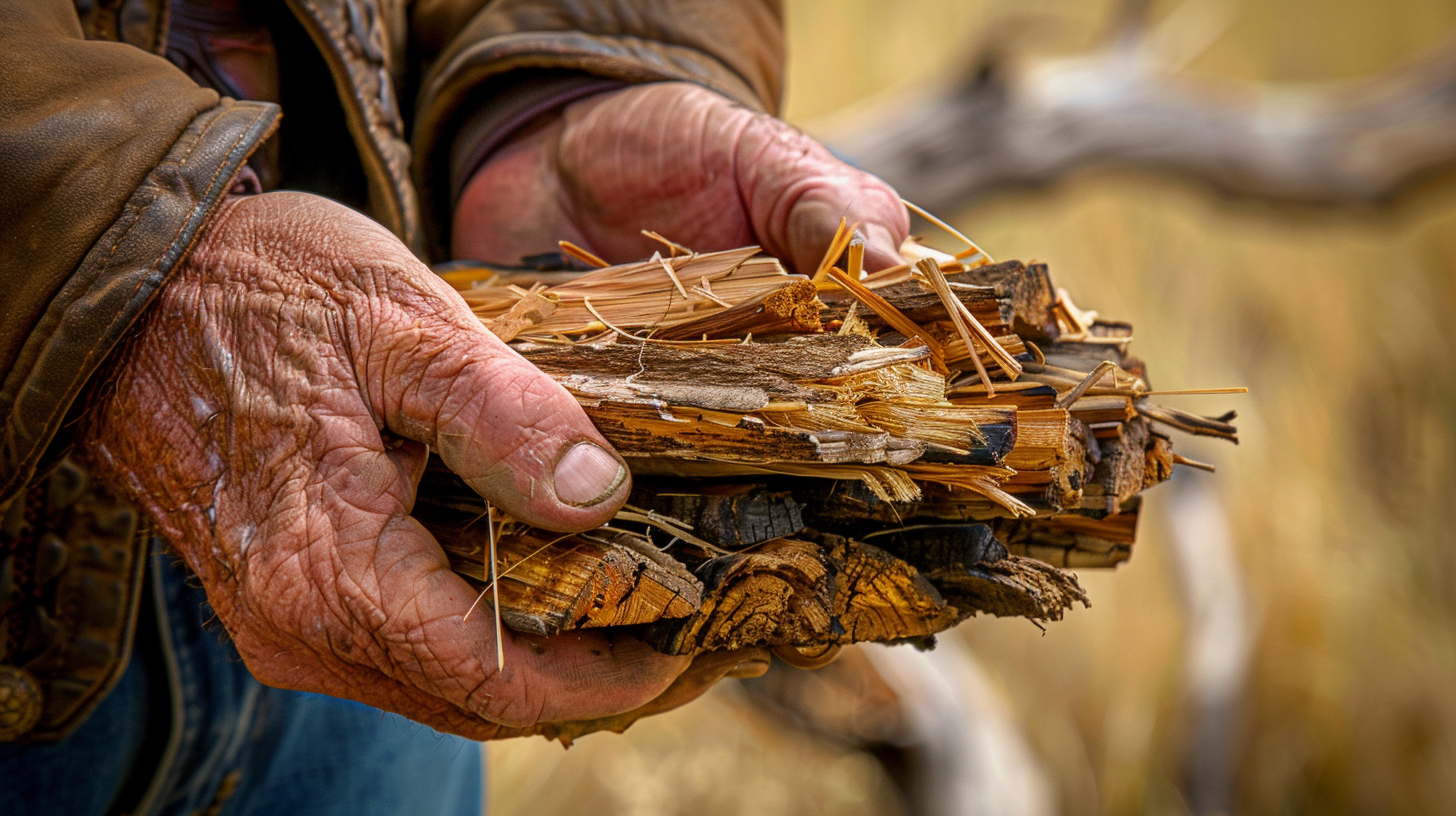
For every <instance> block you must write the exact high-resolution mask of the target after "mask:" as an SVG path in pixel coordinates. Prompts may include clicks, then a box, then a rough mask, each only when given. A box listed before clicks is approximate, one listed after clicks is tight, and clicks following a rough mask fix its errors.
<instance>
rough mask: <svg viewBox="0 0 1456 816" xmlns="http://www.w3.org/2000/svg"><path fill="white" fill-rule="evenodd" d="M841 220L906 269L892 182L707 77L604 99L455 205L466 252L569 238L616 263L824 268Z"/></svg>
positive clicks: (509, 252) (589, 102)
mask: <svg viewBox="0 0 1456 816" xmlns="http://www.w3.org/2000/svg"><path fill="white" fill-rule="evenodd" d="M841 216H846V217H848V219H849V220H850V221H851V222H859V223H860V225H861V226H860V229H861V231H862V232H863V233H864V235H865V239H866V248H865V266H866V267H867V268H869V269H871V270H873V269H879V268H883V267H886V266H892V265H894V264H897V263H900V262H901V261H900V256H899V253H898V249H899V246H900V242H901V241H902V240H903V239H904V238H905V236H906V235H907V234H908V233H909V229H910V222H909V216H908V215H907V214H906V212H905V208H904V207H903V206H902V205H901V204H900V199H899V197H898V196H896V195H895V192H894V191H893V190H891V189H890V188H889V187H888V186H887V185H886V184H885V183H884V182H882V181H880V180H879V179H877V178H875V177H873V176H870V175H868V174H866V173H862V172H860V171H858V170H855V169H853V168H851V167H849V166H848V165H846V164H844V163H843V162H841V161H839V160H838V159H836V158H835V157H834V156H833V155H832V154H830V153H829V151H828V150H825V149H824V147H822V146H821V145H820V144H819V143H817V142H815V141H814V140H813V139H811V138H809V137H808V136H805V135H804V134H802V133H800V132H798V131H797V130H794V129H793V128H792V127H790V126H788V125H787V124H785V123H783V122H781V121H779V120H778V119H774V118H773V117H770V116H766V115H763V114H759V113H755V112H753V111H751V110H748V109H747V108H744V107H742V106H740V105H737V104H735V103H733V102H732V101H730V100H728V99H727V98H726V97H723V96H720V95H718V94H716V93H713V92H712V91H708V90H705V89H703V88H700V87H698V86H696V85H691V84H688V83H683V82H664V83H656V84H649V85H640V86H635V87H631V88H627V89H624V90H620V91H614V92H610V93H604V94H598V95H597V96H593V97H589V98H587V99H583V100H581V101H579V102H574V103H572V104H570V105H568V106H567V107H566V108H565V109H564V110H563V111H562V113H561V114H560V115H559V116H557V117H554V118H552V119H550V120H549V121H547V122H545V123H543V124H542V125H540V126H538V127H537V128H536V129H534V130H532V131H530V132H528V133H525V134H523V135H521V136H519V137H517V138H516V139H515V140H513V141H512V142H511V143H509V144H508V145H506V146H505V147H503V148H502V149H501V150H499V151H497V153H496V154H495V155H494V156H492V158H491V159H490V160H489V161H488V162H487V163H486V164H485V165H484V166H483V167H482V168H481V169H480V170H478V171H477V172H476V173H475V175H474V176H473V177H472V178H471V180H470V182H469V183H468V184H467V185H466V187H465V189H464V191H463V193H462V194H461V199H460V202H459V204H458V206H457V208H456V211H455V219H454V231H453V236H454V238H453V249H454V252H455V255H456V256H457V257H461V258H477V259H480V260H489V261H498V262H507V263H509V262H515V261H516V260H517V259H519V258H520V257H522V256H525V255H531V254H535V253H540V252H547V251H551V250H554V249H555V248H556V241H557V239H561V238H565V239H567V240H571V241H573V242H576V243H578V244H581V245H583V246H585V247H587V248H588V249H591V250H592V251H594V252H596V253H597V254H599V255H601V256H602V257H603V258H606V259H607V260H609V261H613V262H623V261H631V260H636V259H638V258H642V257H645V256H647V255H649V254H651V253H652V251H653V249H660V248H661V247H660V246H658V245H656V244H654V243H652V242H651V241H649V240H648V239H646V238H644V237H643V236H642V235H641V234H640V232H639V230H641V229H644V228H646V229H653V230H657V231H658V232H660V233H662V234H663V235H665V236H667V237H668V238H671V239H672V240H675V241H678V242H680V243H683V244H685V245H687V246H689V247H692V248H693V249H696V250H700V251H710V250H717V249H729V248H732V247H735V246H744V245H748V244H755V243H756V244H759V245H761V246H762V247H763V248H764V249H765V250H767V251H768V252H769V253H770V254H772V255H776V256H778V257H780V258H784V259H786V260H787V261H789V262H791V263H792V264H793V265H794V267H795V268H796V269H797V270H799V271H801V272H803V271H813V269H814V267H815V266H816V265H817V264H818V262H819V259H820V258H821V257H822V256H823V254H824V251H825V249H826V248H827V247H828V246H829V241H830V239H831V238H832V237H833V234H834V229H835V227H836V226H837V225H838V223H839V219H840V217H841Z"/></svg>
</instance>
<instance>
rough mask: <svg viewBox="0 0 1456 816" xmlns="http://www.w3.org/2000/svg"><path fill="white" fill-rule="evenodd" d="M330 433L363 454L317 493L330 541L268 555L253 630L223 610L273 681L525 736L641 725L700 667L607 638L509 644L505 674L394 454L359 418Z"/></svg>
mask: <svg viewBox="0 0 1456 816" xmlns="http://www.w3.org/2000/svg"><path fill="white" fill-rule="evenodd" d="M322 432H323V433H324V434H327V435H330V436H332V437H335V438H347V439H348V440H349V444H347V445H341V446H339V447H338V448H333V449H330V450H328V451H327V452H325V454H324V455H323V456H322V457H321V458H320V463H319V467H318V470H317V471H316V472H315V474H314V475H313V476H312V477H311V478H310V479H309V480H308V481H310V482H311V483H313V484H315V485H317V487H315V488H312V489H310V490H309V493H310V494H311V495H313V496H316V497H317V498H316V499H315V501H314V502H312V503H311V504H310V506H309V508H308V509H307V510H306V511H305V512H308V513H311V514H315V515H316V517H317V523H309V524H307V525H306V526H308V527H311V528H313V529H314V530H315V531H317V532H316V533H315V535H314V536H313V537H312V538H311V540H309V541H308V542H307V543H306V544H305V545H304V547H303V550H302V551H301V552H289V551H288V550H289V548H287V547H276V548H270V551H269V552H260V553H258V555H257V556H256V558H255V560H254V563H252V564H251V565H250V573H251V574H252V575H254V576H256V578H255V579H254V581H252V582H251V583H250V585H249V587H248V589H249V594H248V598H247V600H245V601H243V604H242V605H243V606H244V607H246V609H245V610H243V614H245V615H246V616H247V620H248V621H250V622H251V624H252V625H243V626H239V625H237V624H238V623H240V622H241V620H240V618H239V617H238V611H237V610H235V609H234V608H232V607H231V606H230V605H224V606H223V607H222V608H221V609H220V614H222V615H223V616H224V622H226V623H228V624H229V627H230V630H232V631H235V632H237V633H238V636H237V644H238V648H239V651H240V652H241V653H242V654H243V657H244V660H245V661H246V662H247V664H248V666H249V668H250V669H251V670H252V671H253V672H254V674H256V675H257V676H258V677H259V679H261V680H263V681H264V682H267V683H269V684H272V685H280V686H285V687H297V688H304V689H306V690H309V691H322V692H325V693H330V694H335V695H339V696H346V697H349V698H352V699H357V700H361V701H363V702H368V703H370V704H373V705H379V706H381V707H384V708H387V709H389V710H393V711H397V712H399V713H401V714H404V715H406V716H409V717H411V718H415V719H421V720H424V721H428V722H430V723H431V724H432V725H436V726H438V727H445V728H448V729H450V730H452V731H456V732H458V733H470V734H474V733H475V731H476V729H475V728H474V727H473V726H472V723H471V720H472V718H473V719H474V720H476V721H477V723H476V725H478V723H479V721H489V722H491V723H496V724H501V725H505V726H509V727H517V728H519V727H527V726H531V725H535V724H537V723H539V722H542V721H545V720H560V719H579V718H599V717H606V716H612V715H615V714H618V713H620V712H623V711H629V710H632V709H634V708H637V707H640V706H642V705H643V704H645V703H647V702H648V701H650V700H652V699H654V698H655V697H657V696H659V695H660V694H661V693H662V691H663V690H664V689H666V688H668V686H669V685H670V684H671V683H672V682H673V681H674V679H675V678H676V677H677V676H678V675H679V674H680V673H681V672H682V671H683V669H684V668H686V667H687V665H688V663H689V661H688V659H687V658H681V657H668V656H664V655H661V654H658V653H657V652H656V651H654V650H652V649H651V648H650V647H648V646H647V645H646V644H644V643H642V642H640V641H638V640H635V639H633V638H615V639H614V638H612V637H610V636H608V635H606V634H604V633H600V632H595V633H571V634H567V635H563V636H559V637H555V638H534V637H530V636H522V635H517V634H515V633H512V632H510V631H509V630H503V632H502V635H503V640H502V642H501V644H500V652H499V654H500V655H501V656H503V662H498V652H497V646H496V620H495V616H494V614H493V610H491V609H490V608H489V607H488V606H486V607H482V608H480V609H478V610H477V612H476V613H475V614H474V615H471V616H469V618H468V619H467V617H466V615H467V612H468V611H469V610H470V608H471V606H472V605H473V604H474V603H475V601H476V598H477V593H476V591H475V590H474V589H472V588H471V587H470V586H469V585H467V584H466V583H465V581H464V580H463V579H461V578H460V577H459V576H458V575H456V574H455V573H454V572H452V571H451V568H450V564H449V562H448V560H447V558H446V557H445V555H444V553H443V552H442V550H441V549H440V547H439V545H438V543H437V542H436V541H435V539H434V538H433V536H431V535H430V534H429V532H428V531H426V530H425V529H424V528H423V527H422V526H421V525H420V524H419V522H418V521H416V520H415V519H414V518H412V517H410V516H409V515H407V514H406V513H405V512H404V500H403V498H404V496H405V493H406V492H407V490H408V488H407V486H406V485H404V484H402V483H401V482H402V479H403V476H402V474H401V471H400V468H399V465H398V463H397V462H396V461H394V457H393V456H392V454H391V453H390V452H386V451H384V450H383V444H382V442H380V443H379V444H378V445H377V446H374V447H375V449H374V450H361V449H360V447H361V446H360V445H359V444H358V441H357V439H356V437H358V436H359V435H360V433H361V431H360V429H359V428H358V424H357V423H355V422H351V421H350V420H349V419H348V418H344V417H338V418H333V419H331V420H330V421H328V422H325V423H324V425H323V428H322ZM390 500H393V502H392V504H391V503H389V502H390ZM259 624H262V625H259ZM269 633H274V634H273V635H270V634H269ZM289 633H293V634H289ZM310 666H312V667H313V668H309V667H310Z"/></svg>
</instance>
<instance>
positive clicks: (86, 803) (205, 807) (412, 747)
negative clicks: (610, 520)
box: [0, 552, 482, 816]
mask: <svg viewBox="0 0 1456 816" xmlns="http://www.w3.org/2000/svg"><path fill="white" fill-rule="evenodd" d="M147 584H148V588H147V593H148V595H149V597H148V598H146V599H144V603H150V604H151V605H152V608H151V610H149V611H150V613H151V614H149V615H144V616H143V619H142V623H141V625H140V626H139V632H138V645H137V649H136V650H135V653H134V655H133V657H132V660H131V663H130V665H129V666H128V667H127V670H126V673H125V674H124V675H123V676H122V678H121V680H120V681H119V682H118V683H117V685H116V687H115V688H114V689H113V690H112V692H111V693H110V694H109V695H107V697H106V699H105V700H103V701H102V702H101V705H100V706H99V707H98V708H97V709H96V711H95V712H94V713H93V714H92V715H91V717H90V718H89V719H87V720H86V722H85V723H84V724H82V725H81V727H80V728H79V729H77V731H76V732H75V733H73V734H72V735H71V736H69V737H68V738H66V739H65V740H63V741H62V742H59V743H57V744H55V745H35V746H27V745H13V744H0V814H4V816H22V814H26V815H28V814H37V816H40V814H44V816H70V814H78V815H79V814H86V815H87V816H89V815H90V814H96V816H101V814H106V813H109V812H115V811H116V810H117V809H118V808H125V809H127V810H128V811H129V812H130V813H133V814H136V816H142V815H143V814H145V815H146V816H191V815H192V814H206V816H245V815H246V816H251V815H252V814H268V815H269V816H272V815H273V814H280V815H281V814H287V815H288V816H295V815H301V814H309V815H310V816H312V814H318V816H324V814H339V816H345V814H347V816H374V814H379V816H385V815H386V814H409V816H416V815H419V816H435V815H436V814H438V815H439V816H466V815H467V814H479V813H480V812H481V797H482V776H481V751H480V745H479V744H478V743H475V742H471V741H469V740H465V739H461V738H459V737H453V736H447V735H444V734H440V733H439V732H436V731H434V730H432V729H430V728H428V727H426V726H423V725H419V724H417V723H414V722H411V721H409V720H407V719H405V718H403V717H400V716H398V715H396V714H386V713H384V712H382V711H380V710H378V709H376V708H371V707H369V706H366V705H362V704H359V703H354V702H349V701H347V700H339V699H335V698H332V697H325V696H322V695H317V694H307V693H304V692H297V691H284V690H281V689H275V688H269V687H267V686H263V685H262V684H260V683H259V682H258V681H257V680H254V679H253V677H252V675H250V674H249V673H248V670H247V669H246V668H244V666H243V662H242V659H241V658H239V657H238V653H237V650H235V649H234V648H233V647H232V644H231V642H229V641H228V640H227V638H226V636H225V635H224V634H223V631H222V628H221V627H220V626H219V625H218V624H217V623H216V622H215V621H213V620H212V610H211V608H210V607H208V606H207V600H206V597H205V596H204V594H203V592H202V590H201V589H200V588H199V587H198V586H197V582H196V578H194V577H191V576H190V575H189V574H188V573H187V572H186V570H185V568H183V567H182V566H180V565H179V564H177V563H175V561H174V560H173V559H171V558H169V557H168V556H165V555H163V554H161V553H160V552H156V553H154V554H153V556H152V562H151V564H150V565H149V573H148V576H147Z"/></svg>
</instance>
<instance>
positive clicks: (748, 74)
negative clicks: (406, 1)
mask: <svg viewBox="0 0 1456 816" xmlns="http://www.w3.org/2000/svg"><path fill="white" fill-rule="evenodd" d="M410 15H411V16H410V20H409V24H410V26H409V27H410V38H411V48H412V49H413V53H414V54H415V59H416V60H417V62H416V64H417V65H418V66H419V68H420V69H421V70H422V72H423V80H422V81H421V85H420V87H419V89H418V94H417V95H416V100H417V103H416V106H415V121H414V128H413V134H412V138H411V142H412V147H413V149H414V153H415V157H414V158H415V161H414V173H415V184H416V186H417V188H418V190H419V192H420V202H421V205H422V207H423V214H424V223H425V230H426V233H427V234H428V235H429V238H430V241H431V243H432V245H433V247H434V249H435V250H436V254H437V256H439V257H444V256H443V255H440V254H439V252H440V250H442V249H443V247H444V246H446V245H448V236H447V235H445V231H446V227H447V226H448V224H449V223H450V217H449V216H450V203H451V202H450V187H451V185H450V178H449V165H450V153H451V146H452V141H451V140H452V139H453V137H454V134H455V133H456V132H457V130H458V129H459V127H460V125H461V122H462V121H463V120H464V119H465V118H466V117H468V116H469V115H470V114H471V113H473V112H476V111H480V110H482V109H487V108H494V109H495V110H496V111H498V112H497V113H496V114H494V116H495V117H497V118H498V119H500V120H501V121H508V120H510V119H511V111H512V110H513V109H515V108H524V107H525V106H529V105H531V104H535V103H537V102H538V101H539V100H538V99H537V96H539V94H533V93H529V92H523V90H522V89H536V90H538V91H539V90H540V89H541V88H543V87H549V86H552V85H560V86H569V85H570V84H571V83H572V82H573V81H576V82H596V81H600V80H604V79H605V80H614V81H618V82H628V83H632V82H661V81H670V80H677V81H686V82H693V83H697V84H699V85H702V86H704V87H707V88H710V89H712V90H715V91H717V92H719V93H722V94H724V95H725V96H727V97H729V98H731V99H734V100H736V101H737V102H739V103H741V104H743V105H746V106H748V107H750V108H753V109H756V110H761V111H765V112H768V113H777V111H778V108H779V104H780V97H781V95H782V92H783V84H782V78H783V62H784V53H783V51H784V48H783V22H782V10H781V8H780V2H779V0H417V2H415V4H414V5H413V6H412V8H411V12H410Z"/></svg>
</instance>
